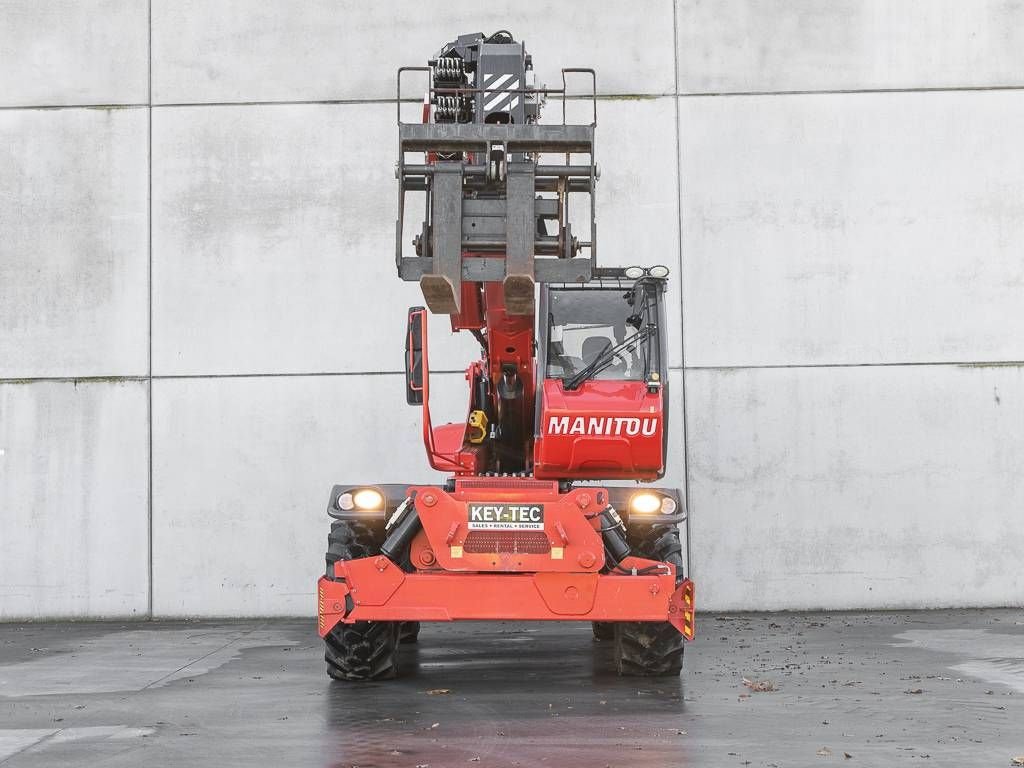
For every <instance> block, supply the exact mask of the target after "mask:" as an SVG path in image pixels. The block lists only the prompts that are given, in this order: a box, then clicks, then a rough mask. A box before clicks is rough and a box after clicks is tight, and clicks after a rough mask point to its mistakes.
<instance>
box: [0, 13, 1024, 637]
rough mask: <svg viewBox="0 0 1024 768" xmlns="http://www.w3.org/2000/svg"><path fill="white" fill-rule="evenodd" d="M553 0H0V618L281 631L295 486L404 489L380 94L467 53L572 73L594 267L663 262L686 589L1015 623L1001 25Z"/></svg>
mask: <svg viewBox="0 0 1024 768" xmlns="http://www.w3.org/2000/svg"><path fill="white" fill-rule="evenodd" d="M484 8H485V10H482V9H484ZM588 9H589V10H588V12H587V13H580V9H579V7H578V6H576V5H573V4H570V3H523V2H516V3H511V2H508V3H506V2H499V3H488V4H481V3H471V2H468V1H465V2H464V1H463V0H457V1H456V2H450V1H449V2H445V3H443V4H441V3H437V4H435V3H423V2H417V3H411V2H409V3H339V2H335V1H334V0H311V1H310V2H305V3H302V4H296V3H292V2H286V1H285V0H268V1H267V2H263V3H259V4H253V3H247V2H242V1H241V0H187V1H184V2H183V1H181V0H178V1H177V2H170V1H169V0H152V3H147V2H143V1H142V0H92V1H91V2H69V1H67V0H43V1H42V2H40V1H39V0H8V1H7V2H4V3H2V4H0V225H2V226H0V229H2V238H0V618H8V619H10V618H17V617H46V616H133V615H134V616H145V615H155V616H181V615H253V614H261V615H279V614H308V613H311V612H312V609H313V603H312V586H313V581H314V579H315V576H316V574H317V572H318V571H319V569H320V563H321V551H322V548H323V536H324V533H325V530H326V527H327V524H326V519H325V517H324V515H323V513H322V509H323V506H324V503H325V499H326V493H327V491H328V489H329V487H330V484H331V483H332V482H334V481H342V480H345V479H347V478H368V479H376V480H381V481H401V480H424V479H428V478H430V477H432V474H431V473H430V472H429V471H427V470H426V469H425V464H424V461H423V457H422V451H421V449H420V447H419V444H418V442H417V438H416V435H417V426H418V414H417V412H416V411H415V410H413V409H409V408H407V407H406V406H405V405H404V402H403V398H402V390H401V387H402V384H401V376H400V374H399V371H400V366H401V353H400V341H399V339H400V336H401V328H402V325H403V323H404V319H403V313H402V308H403V307H404V306H405V305H407V304H411V303H415V302H417V301H418V298H417V291H416V288H415V287H414V286H409V285H405V284H402V283H400V282H399V281H398V280H397V279H395V278H394V277H393V273H392V262H391V256H390V255H389V254H391V253H392V237H393V223H392V222H393V219H394V215H395V188H394V187H395V182H394V179H393V176H392V164H393V160H394V158H393V151H394V126H393V111H392V107H391V105H389V104H387V103H383V100H386V99H388V98H389V97H390V96H391V95H392V93H393V79H392V75H393V70H394V68H395V67H397V66H398V65H399V64H420V63H422V61H423V60H424V59H425V58H426V57H427V56H428V55H429V54H431V53H433V51H434V50H435V49H436V47H437V46H438V45H439V44H440V43H441V42H443V41H444V40H446V39H448V38H449V37H451V36H453V35H455V34H458V33H460V32H464V31H468V30H477V29H481V30H494V29H499V28H509V29H511V30H513V31H514V32H516V33H517V34H518V35H521V36H522V37H524V38H525V40H526V42H527V44H528V47H529V49H530V50H531V52H532V53H533V54H534V57H535V60H536V61H537V63H538V69H539V74H540V76H541V79H546V80H547V81H549V82H554V81H555V79H556V77H557V70H558V67H559V66H581V65H583V66H593V67H595V68H596V69H597V70H598V72H599V78H600V83H601V92H602V94H603V95H604V96H605V97H606V98H604V99H602V101H601V102H600V105H599V129H598V137H599V138H598V141H599V144H598V147H599V153H600V158H599V159H600V162H601V165H602V169H603V178H602V182H601V184H600V185H599V188H600V191H599V209H598V216H599V221H600V224H601V244H602V254H601V255H602V258H603V259H604V260H605V261H606V262H607V263H616V262H617V263H630V262H635V261H644V262H664V263H667V264H669V265H670V266H671V267H672V268H673V277H674V281H673V289H672V291H673V293H672V300H673V303H674V304H675V305H676V307H677V309H676V310H675V311H672V312H670V317H671V320H672V327H671V329H670V343H671V364H672V368H673V371H672V383H673V385H674V395H675V398H676V400H677V402H676V408H675V411H674V415H675V423H674V425H673V443H674V444H673V449H674V452H673V456H672V465H671V467H670V478H671V479H672V480H673V481H675V482H678V483H679V484H680V485H683V484H684V483H685V484H686V487H687V491H688V496H689V503H690V511H691V518H692V520H691V537H692V539H691V545H692V547H691V551H692V563H691V564H692V571H693V575H694V576H695V578H696V579H697V580H698V582H699V589H700V598H701V603H702V604H703V605H704V606H705V607H708V608H717V609H727V610H734V609H747V608H773V609H774V608H785V607H791V608H812V607H829V608H854V607H872V608H885V607H897V606H899V607H915V606H939V605H958V606H959V605H1010V604H1013V605H1020V604H1022V603H1024V576H1022V575H1021V574H1022V569H1021V568H1020V552H1022V551H1024V526H1022V525H1021V524H1020V520H1021V514H1022V512H1024V474H1022V472H1021V467H1022V466H1024V429H1022V428H1024V387H1022V385H1024V378H1022V376H1024V374H1022V372H1021V365H1020V364H1019V363H1018V362H1016V361H1021V360H1024V321H1022V317H1024V315H1022V313H1021V310H1020V307H1021V306H1022V300H1024V259H1022V258H1021V243H1022V242H1024V203H1022V202H1021V201H1024V153H1022V152H1021V149H1020V139H1019V137H1020V136H1021V135H1022V134H1024V130H1022V129H1024V91H1022V90H1019V89H1021V88H1024V6H1022V5H1021V4H1019V3H1008V2H1004V1H1003V0H998V1H997V0H977V2H971V3H963V2H959V1H958V0H860V1H857V0H837V2H830V3H822V2H818V1H817V0H798V2H793V1H792V0H760V1H758V2H753V1H748V0H725V1H724V2H714V3H711V2H700V1H699V0H678V2H677V3H676V4H675V6H673V3H672V2H670V1H669V0H660V1H657V2H650V3H647V4H645V5H644V8H643V12H642V13H638V12H637V10H636V7H635V6H628V5H623V4H622V3H613V2H601V3H592V4H589V5H588ZM410 95H412V94H410ZM373 286H378V288H379V290H378V291H374V290H371V288H372V287H373ZM446 335H447V334H446V333H445V332H444V330H443V324H442V323H435V334H434V337H433V341H432V344H433V346H434V348H435V352H436V357H435V360H434V365H435V367H436V368H437V369H439V370H449V371H455V370H458V369H459V368H461V367H462V365H464V363H465V361H466V360H468V359H469V357H470V356H471V355H472V353H473V351H474V345H473V344H472V343H470V342H469V341H467V340H466V339H461V338H444V337H445V336H446ZM438 382H439V386H438V387H436V388H435V389H436V391H438V392H439V395H438V403H437V407H438V410H439V411H441V412H442V413H447V414H451V415H452V416H453V417H459V415H460V412H461V410H462V409H463V408H464V401H463V391H462V386H463V383H462V381H461V376H460V375H459V374H457V373H453V374H441V375H439V376H438ZM441 382H443V383H444V384H446V385H449V386H448V388H447V390H446V389H445V388H444V386H443V385H442V384H441ZM684 399H685V409H684V407H683V405H684ZM684 410H685V419H684V418H683V415H684ZM684 422H685V423H684ZM684 433H685V438H686V439H685V443H684Z"/></svg>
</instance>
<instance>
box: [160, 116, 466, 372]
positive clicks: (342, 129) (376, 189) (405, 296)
mask: <svg viewBox="0 0 1024 768" xmlns="http://www.w3.org/2000/svg"><path fill="white" fill-rule="evenodd" d="M394 131H395V129H394V113H393V112H392V110H391V109H390V108H389V107H387V106H384V105H372V104H371V105H330V106H325V105H291V106H235V107H217V108H208V109H203V108H196V107H182V108H173V109H161V110H158V111H156V112H155V113H154V116H153V368H154V372H155V373H158V374H175V375H180V374H195V373H203V374H209V373H229V374H237V373H311V372H317V373H319V372H325V371H329V372H351V371H373V372H379V371H400V370H402V366H403V361H402V355H403V348H404V347H403V338H404V333H405V322H406V319H405V309H406V308H407V307H409V306H411V305H416V304H422V303H423V297H422V294H421V293H420V291H419V287H418V286H417V285H416V284H414V283H402V282H401V281H399V280H398V276H397V274H396V273H395V261H394V248H395V245H394V244H395V218H396V217H397V211H398V204H397V201H398V189H397V182H396V181H395V179H394V163H395V143H394V142H393V141H391V138H393V135H394ZM382 136H386V137H388V138H387V140H382V138H381V137H382ZM417 215H418V211H416V212H415V213H410V217H412V216H417ZM419 221H420V218H416V219H415V221H414V222H413V224H412V226H411V227H409V228H407V232H409V233H410V234H409V238H410V239H411V238H412V234H411V232H412V231H413V230H414V228H415V227H416V226H418V224H419ZM446 326H447V318H440V319H438V320H436V321H435V322H434V330H433V332H432V335H431V341H432V345H433V349H432V351H433V353H434V354H433V358H434V365H435V367H437V368H438V370H441V369H443V368H445V367H448V368H452V367H455V366H457V367H459V368H461V367H464V366H465V361H466V360H468V359H469V357H471V356H472V355H473V353H474V352H475V351H476V349H477V345H476V343H475V342H473V341H472V340H471V339H469V340H467V339H463V338H459V339H458V340H457V341H456V340H452V339H451V334H450V332H448V331H446V330H445V327H446Z"/></svg>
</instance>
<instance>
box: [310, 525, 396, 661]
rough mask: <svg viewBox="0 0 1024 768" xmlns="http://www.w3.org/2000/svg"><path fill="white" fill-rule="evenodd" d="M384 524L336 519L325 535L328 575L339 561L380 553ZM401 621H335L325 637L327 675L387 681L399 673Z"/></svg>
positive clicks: (328, 576) (331, 574) (332, 575)
mask: <svg viewBox="0 0 1024 768" xmlns="http://www.w3.org/2000/svg"><path fill="white" fill-rule="evenodd" d="M383 540H384V525H383V523H380V524H375V523H368V522H363V521H358V520H337V521H335V522H333V523H331V533H330V535H329V536H328V537H327V578H329V579H333V578H334V569H333V567H332V566H333V565H334V563H336V562H337V561H338V560H355V559H358V558H360V557H370V556H372V555H376V554H379V553H380V545H381V543H382V542H383ZM401 633H402V623H401V622H398V621H357V622H356V623H355V624H337V625H335V627H334V629H332V630H331V631H330V632H329V633H328V634H327V635H326V636H325V637H324V660H325V661H326V662H327V675H328V677H330V678H332V679H334V680H386V679H388V678H391V677H394V676H395V675H396V674H397V673H398V665H397V653H396V652H397V649H398V643H399V641H400V638H401Z"/></svg>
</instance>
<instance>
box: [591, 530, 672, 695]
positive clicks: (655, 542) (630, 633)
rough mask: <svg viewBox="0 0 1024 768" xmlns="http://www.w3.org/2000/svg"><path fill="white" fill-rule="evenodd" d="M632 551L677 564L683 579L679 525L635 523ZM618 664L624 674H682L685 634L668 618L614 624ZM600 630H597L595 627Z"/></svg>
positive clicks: (629, 531)
mask: <svg viewBox="0 0 1024 768" xmlns="http://www.w3.org/2000/svg"><path fill="white" fill-rule="evenodd" d="M627 538H628V540H629V544H630V548H631V549H632V553H633V554H634V555H635V556H637V557H643V558H647V559H649V560H660V561H662V562H666V563H671V564H672V565H674V566H675V567H676V583H677V584H678V583H679V582H681V581H682V580H683V548H682V545H681V543H680V541H679V529H678V528H676V527H674V526H673V527H671V528H669V527H664V526H660V527H655V526H643V527H640V526H632V527H630V528H629V530H628V532H627ZM614 632H615V667H616V669H617V670H618V672H619V674H620V675H638V676H649V677H654V676H668V675H678V674H679V673H680V671H682V668H683V636H682V635H681V634H680V633H679V630H678V629H676V628H675V627H674V626H672V625H671V624H669V623H668V622H667V621H625V622H618V623H616V624H615V625H614ZM595 634H596V630H595Z"/></svg>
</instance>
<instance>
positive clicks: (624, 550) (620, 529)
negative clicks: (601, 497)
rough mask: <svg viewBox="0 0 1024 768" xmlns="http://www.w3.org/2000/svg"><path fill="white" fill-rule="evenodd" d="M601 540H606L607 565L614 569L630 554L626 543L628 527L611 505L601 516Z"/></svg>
mask: <svg viewBox="0 0 1024 768" xmlns="http://www.w3.org/2000/svg"><path fill="white" fill-rule="evenodd" d="M599 519H600V521H601V538H602V539H603V540H604V552H605V563H606V564H607V565H608V567H609V568H614V567H615V566H617V565H618V564H619V563H621V562H622V561H623V560H625V559H626V558H627V557H629V554H630V548H629V543H628V542H627V541H626V526H625V524H624V523H623V522H622V518H621V517H619V513H618V512H616V511H615V509H614V508H613V507H612V506H611V505H609V506H607V507H605V508H604V510H603V511H602V512H601V515H600V518H599Z"/></svg>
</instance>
